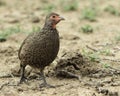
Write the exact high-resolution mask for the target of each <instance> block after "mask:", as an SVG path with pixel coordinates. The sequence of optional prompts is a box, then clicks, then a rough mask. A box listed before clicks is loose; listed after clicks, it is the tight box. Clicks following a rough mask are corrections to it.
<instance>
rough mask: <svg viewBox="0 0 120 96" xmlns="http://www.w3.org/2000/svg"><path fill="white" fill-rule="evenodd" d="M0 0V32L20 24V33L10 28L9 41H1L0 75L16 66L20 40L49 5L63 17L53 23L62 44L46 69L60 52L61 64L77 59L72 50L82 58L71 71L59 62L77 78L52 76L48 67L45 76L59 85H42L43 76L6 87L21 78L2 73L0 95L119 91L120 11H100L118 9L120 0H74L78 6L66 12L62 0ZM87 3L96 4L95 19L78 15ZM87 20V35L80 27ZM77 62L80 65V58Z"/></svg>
mask: <svg viewBox="0 0 120 96" xmlns="http://www.w3.org/2000/svg"><path fill="white" fill-rule="evenodd" d="M68 1H70V0H68ZM71 1H72V0H71ZM0 2H3V3H0V30H1V31H0V32H1V33H4V32H9V31H11V30H12V31H16V30H19V28H20V30H19V31H20V32H18V33H14V34H12V33H11V34H10V35H9V36H8V37H7V41H5V42H0V66H1V67H0V77H2V76H4V75H7V74H11V75H13V74H12V73H11V72H13V70H14V69H19V67H18V66H19V60H18V57H17V53H18V49H19V46H20V44H21V43H22V41H23V40H24V39H25V37H26V36H27V35H28V34H29V33H30V32H32V31H34V30H38V28H39V27H40V28H41V27H42V26H43V24H44V23H43V22H44V19H45V16H46V14H47V13H48V12H50V11H51V10H52V11H54V12H57V13H59V14H60V15H62V16H63V17H65V18H66V20H65V21H64V22H61V23H60V24H58V26H57V29H58V30H59V34H60V41H61V46H60V51H59V54H58V58H57V59H56V61H55V62H53V64H52V65H51V66H50V68H52V67H55V65H57V64H61V62H60V60H61V59H62V58H63V57H65V56H63V55H64V54H65V53H66V54H68V57H65V58H64V59H63V63H62V64H64V63H65V64H68V62H69V60H71V62H74V61H75V60H79V58H77V59H75V60H73V59H72V58H71V57H72V56H73V57H76V55H75V54H73V55H72V53H74V52H76V53H78V54H80V53H81V54H82V55H83V61H85V62H83V65H80V66H79V67H80V68H79V69H78V70H77V69H74V67H72V69H71V70H72V71H71V70H68V69H69V68H68V69H67V67H69V66H67V65H66V66H64V67H63V69H64V70H66V71H71V72H73V71H75V70H77V71H75V72H73V73H74V74H76V75H79V76H81V78H82V80H81V82H80V80H78V79H76V78H66V77H64V78H62V77H61V78H59V77H56V76H51V73H49V70H51V69H50V68H47V69H46V71H47V72H48V73H47V72H46V74H47V81H48V82H49V83H50V84H53V85H61V86H59V87H56V88H42V89H40V88H39V83H40V82H41V81H40V80H37V79H31V80H29V81H28V84H21V85H19V86H10V84H16V83H17V82H18V81H19V76H18V77H17V76H15V75H13V76H12V77H10V78H0V85H1V87H0V96H104V95H106V96H120V61H119V60H120V57H119V56H120V47H119V45H120V42H119V40H120V16H115V15H114V14H110V13H109V12H105V11H104V8H105V7H107V6H108V5H113V6H114V7H115V8H116V10H117V9H118V10H119V8H120V0H78V1H77V2H78V8H77V10H75V11H69V10H68V11H64V10H63V6H62V5H63V4H61V2H64V0H56V1H55V0H49V1H47V0H0ZM52 4H53V5H55V6H56V7H54V8H53V9H52V8H51V7H46V6H51V5H52ZM91 4H92V6H94V7H95V8H97V9H98V11H97V16H96V21H94V22H90V21H88V20H85V19H80V18H81V14H82V10H83V9H84V8H85V7H86V6H91ZM50 9H51V10H50ZM86 24H89V25H91V26H92V28H93V33H89V34H87V33H84V32H82V30H80V29H81V27H82V26H85V25H86ZM11 28H13V29H11ZM14 28H15V29H14ZM6 30H7V31H6ZM1 36H2V35H1ZM86 45H87V47H86ZM73 51H74V52H73ZM69 54H71V55H69ZM66 58H67V59H66ZM106 59H107V60H106ZM65 60H66V61H65ZM113 60H114V61H113ZM64 61H65V62H64ZM75 64H78V65H79V62H77V63H75ZM68 65H69V64H68ZM16 66H17V67H16ZM57 66H58V65H57ZM87 67H88V68H87ZM28 69H29V68H28ZM28 71H29V70H28ZM54 74H55V73H54ZM11 75H10V76H11ZM33 75H34V74H33ZM33 75H32V76H33ZM33 77H34V76H33ZM7 83H9V84H7ZM4 84H6V85H4Z"/></svg>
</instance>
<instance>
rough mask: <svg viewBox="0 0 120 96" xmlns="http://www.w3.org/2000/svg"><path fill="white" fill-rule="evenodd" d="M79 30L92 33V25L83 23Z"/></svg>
mask: <svg viewBox="0 0 120 96" xmlns="http://www.w3.org/2000/svg"><path fill="white" fill-rule="evenodd" d="M81 30H82V32H83V33H92V32H93V27H92V26H91V25H88V24H87V25H84V26H82V27H81Z"/></svg>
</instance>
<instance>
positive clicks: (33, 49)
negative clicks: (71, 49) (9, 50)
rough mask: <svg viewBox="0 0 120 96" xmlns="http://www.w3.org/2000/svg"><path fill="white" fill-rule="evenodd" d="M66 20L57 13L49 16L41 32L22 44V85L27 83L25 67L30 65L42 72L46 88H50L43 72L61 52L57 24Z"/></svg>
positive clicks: (20, 52) (19, 55)
mask: <svg viewBox="0 0 120 96" xmlns="http://www.w3.org/2000/svg"><path fill="white" fill-rule="evenodd" d="M61 20H64V18H62V17H60V16H59V15H58V14H56V13H51V14H49V15H47V17H46V20H45V25H44V27H43V28H42V30H41V31H40V32H35V33H32V34H30V35H29V36H28V37H27V38H26V39H25V40H24V42H23V43H22V45H21V47H20V49H19V52H18V57H19V59H20V61H21V63H20V67H21V68H20V70H21V79H20V83H21V82H23V81H25V79H26V78H25V76H24V72H25V67H26V65H30V66H31V67H33V68H38V69H39V70H40V72H41V73H40V74H41V77H42V79H43V81H44V82H43V84H42V85H44V86H50V85H49V84H47V82H46V80H45V76H44V74H43V70H44V68H45V67H46V66H48V65H49V64H50V63H52V61H53V60H54V59H55V58H56V56H57V54H58V51H59V34H58V31H57V29H56V24H57V23H59V22H60V21H61Z"/></svg>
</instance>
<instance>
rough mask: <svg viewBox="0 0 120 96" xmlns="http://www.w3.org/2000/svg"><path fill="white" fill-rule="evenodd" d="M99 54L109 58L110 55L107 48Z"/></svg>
mask: <svg viewBox="0 0 120 96" xmlns="http://www.w3.org/2000/svg"><path fill="white" fill-rule="evenodd" d="M100 53H101V54H104V55H106V56H110V55H111V54H112V53H111V51H110V49H108V48H106V49H104V50H101V51H100Z"/></svg>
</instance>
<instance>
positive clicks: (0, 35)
mask: <svg viewBox="0 0 120 96" xmlns="http://www.w3.org/2000/svg"><path fill="white" fill-rule="evenodd" d="M40 30H41V28H40V27H38V26H37V27H34V26H33V27H32V29H31V30H25V29H22V28H21V27H20V26H14V27H9V28H5V29H2V30H0V41H5V40H6V39H7V37H9V36H10V35H12V34H16V33H19V32H23V33H27V34H30V33H32V32H39V31H40Z"/></svg>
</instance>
